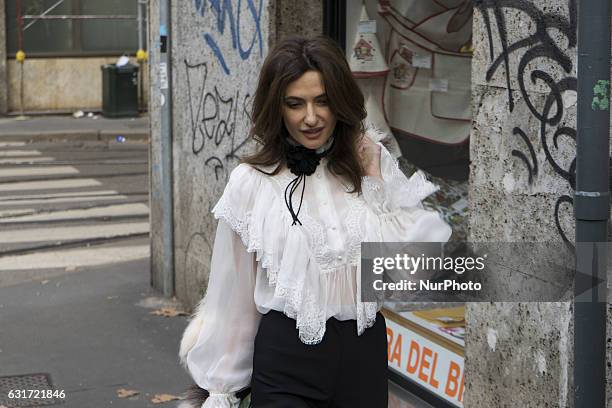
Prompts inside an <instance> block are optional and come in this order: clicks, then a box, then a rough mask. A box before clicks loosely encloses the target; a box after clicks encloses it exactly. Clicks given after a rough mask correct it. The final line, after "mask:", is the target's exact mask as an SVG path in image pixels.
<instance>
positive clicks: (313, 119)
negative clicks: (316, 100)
mask: <svg viewBox="0 0 612 408" xmlns="http://www.w3.org/2000/svg"><path fill="white" fill-rule="evenodd" d="M304 123H305V124H306V125H308V126H314V125H316V124H317V112H316V110H315V107H314V106H313V105H311V104H307V105H306V116H305V117H304Z"/></svg>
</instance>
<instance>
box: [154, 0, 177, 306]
mask: <svg viewBox="0 0 612 408" xmlns="http://www.w3.org/2000/svg"><path fill="white" fill-rule="evenodd" d="M170 34H171V32H170V0H160V1H159V40H160V50H159V76H160V91H161V100H162V104H161V174H160V181H161V196H162V197H161V199H162V237H163V238H162V240H163V243H162V248H163V249H162V251H163V269H162V271H161V275H162V276H152V277H151V278H152V284H153V287H155V288H156V289H158V290H160V291H162V292H163V294H164V296H172V295H174V236H173V228H174V225H173V213H174V211H173V202H172V201H173V200H172V87H171V85H172V71H171V66H170V61H171V59H170V55H169V54H170V52H171V47H170V41H171V35H170Z"/></svg>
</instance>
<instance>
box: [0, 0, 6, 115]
mask: <svg viewBox="0 0 612 408" xmlns="http://www.w3.org/2000/svg"><path fill="white" fill-rule="evenodd" d="M4 9H5V4H4V0H0V115H3V114H6V112H7V104H8V93H7V92H8V82H7V77H6V57H7V55H6V15H5V12H4Z"/></svg>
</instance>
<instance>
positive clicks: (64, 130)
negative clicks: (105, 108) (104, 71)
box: [0, 114, 149, 142]
mask: <svg viewBox="0 0 612 408" xmlns="http://www.w3.org/2000/svg"><path fill="white" fill-rule="evenodd" d="M94 118H95V119H94ZM117 136H123V137H125V138H126V139H127V140H128V141H147V140H149V117H148V115H147V114H145V115H142V116H140V117H136V118H117V119H110V118H105V117H103V116H101V115H94V116H93V117H87V116H84V117H82V118H79V119H76V118H74V117H73V116H72V115H63V116H28V117H27V118H25V119H18V118H16V117H1V118H0V141H3V142H5V141H22V142H43V141H63V140H79V141H81V140H83V141H109V140H115V139H116V137H117Z"/></svg>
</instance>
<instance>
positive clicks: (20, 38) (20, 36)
mask: <svg viewBox="0 0 612 408" xmlns="http://www.w3.org/2000/svg"><path fill="white" fill-rule="evenodd" d="M16 8H17V10H16V12H17V28H18V34H17V48H18V49H19V50H18V52H17V54H19V53H21V56H23V55H24V54H23V16H22V15H21V0H17V3H16ZM16 60H17V62H18V63H19V111H20V118H23V117H24V115H23V112H24V110H23V63H24V60H25V59H20V58H16Z"/></svg>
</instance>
